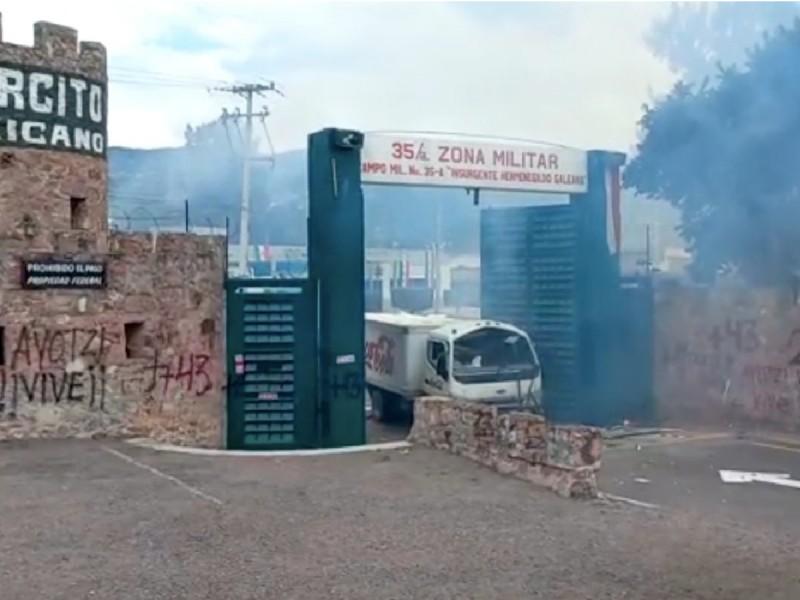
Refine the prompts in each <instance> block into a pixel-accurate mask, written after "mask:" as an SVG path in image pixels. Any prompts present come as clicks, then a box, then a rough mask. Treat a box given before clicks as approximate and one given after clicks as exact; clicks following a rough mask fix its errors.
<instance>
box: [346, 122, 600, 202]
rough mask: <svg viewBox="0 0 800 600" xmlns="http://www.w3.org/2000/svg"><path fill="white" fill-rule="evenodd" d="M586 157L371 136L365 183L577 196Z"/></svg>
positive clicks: (475, 142)
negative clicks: (556, 193) (558, 193)
mask: <svg viewBox="0 0 800 600" xmlns="http://www.w3.org/2000/svg"><path fill="white" fill-rule="evenodd" d="M586 170H587V166H586V153H585V152H583V151H582V150H577V149H574V148H566V147H562V146H550V145H546V144H537V143H533V142H516V141H508V142H506V141H504V140H496V139H487V140H484V139H482V138H474V137H467V136H464V137H463V138H462V137H459V136H452V137H447V136H438V135H428V134H394V133H367V134H366V135H365V137H364V147H363V149H362V151H361V180H362V181H363V182H364V183H385V184H406V185H430V186H444V187H461V188H482V189H495V190H516V191H521V192H522V191H525V192H560V193H566V194H579V193H583V192H585V191H586V186H587V172H586Z"/></svg>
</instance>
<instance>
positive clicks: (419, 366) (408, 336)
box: [365, 313, 542, 421]
mask: <svg viewBox="0 0 800 600" xmlns="http://www.w3.org/2000/svg"><path fill="white" fill-rule="evenodd" d="M365 343H366V347H365V362H366V365H365V366H366V378H367V381H366V383H367V392H368V393H369V401H370V402H369V404H370V409H369V410H370V412H371V413H372V416H373V418H375V419H376V420H378V421H387V420H388V421H398V420H399V421H409V420H411V417H412V415H413V403H414V399H415V398H416V397H419V396H446V397H450V398H456V399H462V400H468V401H473V402H482V403H487V404H493V405H496V406H498V407H500V408H505V409H509V408H511V409H517V410H533V411H535V412H541V403H540V398H541V390H542V380H541V372H540V368H539V361H538V358H537V356H536V352H535V350H534V346H533V344H532V343H531V340H530V339H529V338H528V335H527V334H526V333H525V332H524V331H522V330H521V329H518V328H517V327H514V326H513V325H510V324H508V323H500V322H498V321H488V320H468V319H459V318H453V317H449V316H446V315H435V314H434V315H412V314H408V313H367V315H366V340H365Z"/></svg>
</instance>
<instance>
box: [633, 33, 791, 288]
mask: <svg viewBox="0 0 800 600" xmlns="http://www.w3.org/2000/svg"><path fill="white" fill-rule="evenodd" d="M797 64H800V22H798V21H796V22H795V24H794V26H793V27H792V28H791V29H786V28H783V27H781V28H779V29H778V30H777V31H776V32H775V33H773V34H772V35H770V36H765V38H764V40H763V41H762V42H761V43H760V44H759V45H757V46H756V47H755V48H753V49H752V50H751V51H749V52H748V54H747V58H746V59H745V61H744V66H743V67H742V68H737V67H730V68H726V69H720V70H719V73H718V74H717V76H716V78H715V80H714V82H713V83H712V82H710V81H709V80H708V79H706V80H704V81H703V82H702V83H700V84H689V83H686V82H684V81H681V82H678V83H677V84H676V85H675V86H674V88H673V89H672V91H671V92H670V93H669V94H668V95H667V96H666V97H664V98H662V99H660V100H658V101H657V102H656V103H655V104H654V105H653V106H647V105H646V106H644V115H643V116H642V118H641V120H640V121H639V126H640V141H639V144H638V145H637V156H636V157H635V158H634V159H633V161H632V162H631V163H630V165H629V166H628V168H627V169H626V172H625V185H626V186H627V187H631V188H634V189H635V190H636V191H637V192H638V193H640V194H643V195H645V196H648V197H651V198H661V199H665V200H667V201H668V202H670V203H671V204H673V205H674V206H675V207H676V208H678V209H679V210H680V212H681V226H680V230H681V233H682V235H683V237H684V239H686V240H687V242H688V243H689V244H690V249H691V250H692V252H693V255H694V264H693V273H694V274H695V275H696V276H697V277H699V278H702V279H706V280H708V279H710V278H712V277H713V276H714V275H715V274H717V273H719V272H720V270H722V269H726V268H735V269H737V270H738V271H739V272H740V273H741V275H742V276H743V277H745V278H746V279H747V280H748V281H750V282H752V283H756V284H775V283H780V282H785V281H787V280H788V279H789V278H790V277H792V276H793V274H794V273H795V271H797V270H798V269H800V227H798V223H800V72H798V70H797V68H796V65H797Z"/></svg>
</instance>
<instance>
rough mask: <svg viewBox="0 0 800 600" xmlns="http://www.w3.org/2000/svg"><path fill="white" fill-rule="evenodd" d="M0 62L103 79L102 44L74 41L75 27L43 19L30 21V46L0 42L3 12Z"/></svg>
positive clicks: (104, 64) (103, 49)
mask: <svg viewBox="0 0 800 600" xmlns="http://www.w3.org/2000/svg"><path fill="white" fill-rule="evenodd" d="M0 61H8V62H14V63H18V64H31V65H36V66H41V67H49V68H52V69H53V70H55V71H59V70H63V71H65V72H75V73H79V74H81V75H85V76H86V77H91V78H93V79H103V80H105V79H106V49H105V46H103V44H100V43H97V42H80V43H78V31H77V30H75V29H73V28H72V27H66V26H64V25H58V24H56V23H49V22H47V21H39V22H38V23H35V24H34V26H33V46H23V45H20V44H11V43H8V42H4V41H3V15H2V14H0Z"/></svg>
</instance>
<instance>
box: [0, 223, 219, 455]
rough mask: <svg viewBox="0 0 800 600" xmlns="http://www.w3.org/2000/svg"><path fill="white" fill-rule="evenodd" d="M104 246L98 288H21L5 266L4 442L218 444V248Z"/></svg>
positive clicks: (130, 238) (194, 239)
mask: <svg viewBox="0 0 800 600" xmlns="http://www.w3.org/2000/svg"><path fill="white" fill-rule="evenodd" d="M109 245H110V248H111V251H110V253H109V254H108V255H107V256H105V257H104V258H105V260H106V261H107V264H108V288H107V289H105V290H25V289H20V287H19V284H18V283H16V282H18V281H19V275H18V274H15V273H14V270H18V269H19V262H18V260H17V257H14V256H12V257H11V259H10V260H8V261H3V266H2V271H0V274H2V275H3V277H2V278H0V280H2V284H0V307H2V311H0V332H2V333H3V338H2V340H3V343H2V353H0V359H1V360H2V362H1V363H0V439H2V438H8V437H43V436H45V437H50V436H57V437H65V436H74V435H94V434H101V433H102V434H106V435H145V436H150V437H153V438H154V439H159V440H162V441H169V442H174V443H185V444H193V445H194V444H196V445H201V446H212V447H218V446H220V445H222V441H223V440H222V431H221V423H222V422H223V413H224V390H223V388H224V385H223V384H224V380H225V376H224V358H223V356H224V355H223V346H224V344H223V332H224V322H223V290H222V278H223V264H224V239H223V238H219V237H216V238H214V237H205V236H191V235H176V234H171V235H160V236H151V235H149V234H117V233H114V234H112V235H111V236H110V244H109ZM79 258H87V259H97V258H99V257H98V256H97V255H91V254H90V255H85V256H83V255H82V256H80V257H79Z"/></svg>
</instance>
